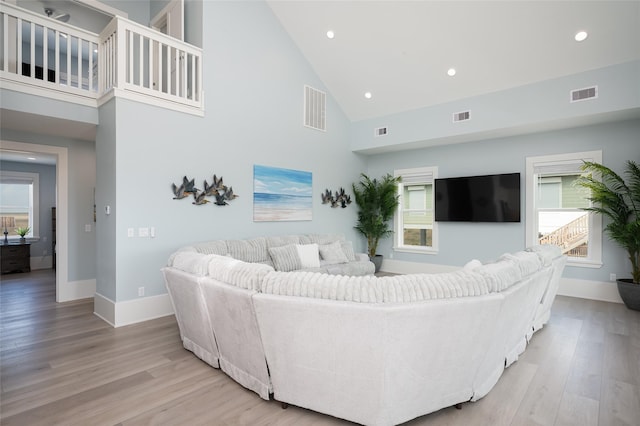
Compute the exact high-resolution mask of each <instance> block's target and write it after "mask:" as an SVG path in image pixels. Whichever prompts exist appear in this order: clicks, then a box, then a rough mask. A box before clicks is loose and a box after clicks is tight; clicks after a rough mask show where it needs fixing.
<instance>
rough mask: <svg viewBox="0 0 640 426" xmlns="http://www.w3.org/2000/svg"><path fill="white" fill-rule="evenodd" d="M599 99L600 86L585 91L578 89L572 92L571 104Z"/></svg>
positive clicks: (586, 88)
mask: <svg viewBox="0 0 640 426" xmlns="http://www.w3.org/2000/svg"><path fill="white" fill-rule="evenodd" d="M597 97H598V86H592V87H585V88H584V89H576V90H572V91H571V97H570V98H569V101H570V102H580V101H586V100H588V99H595V98H597Z"/></svg>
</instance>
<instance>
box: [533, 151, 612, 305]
mask: <svg viewBox="0 0 640 426" xmlns="http://www.w3.org/2000/svg"><path fill="white" fill-rule="evenodd" d="M583 159H584V160H587V161H593V162H595V163H599V164H602V151H585V152H571V153H565V154H553V155H542V156H534V157H527V158H526V160H525V161H526V169H525V225H526V226H525V245H526V246H527V247H531V246H533V245H536V244H538V238H537V235H538V217H537V214H536V210H535V208H534V207H535V200H536V198H537V185H536V180H535V173H534V168H535V167H536V166H540V165H541V164H544V163H563V162H572V161H576V160H583ZM589 238H590V241H589V258H588V259H584V260H583V259H580V260H575V261H574V259H570V266H576V267H587V268H599V267H601V266H602V217H601V216H600V215H597V214H591V213H590V214H589ZM576 297H578V296H576Z"/></svg>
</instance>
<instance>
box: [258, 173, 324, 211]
mask: <svg viewBox="0 0 640 426" xmlns="http://www.w3.org/2000/svg"><path fill="white" fill-rule="evenodd" d="M312 192H313V191H312V188H311V172H305V171H300V170H291V169H281V168H277V167H267V166H258V165H254V166H253V221H254V222H274V221H292V220H311V219H312V212H313V198H312Z"/></svg>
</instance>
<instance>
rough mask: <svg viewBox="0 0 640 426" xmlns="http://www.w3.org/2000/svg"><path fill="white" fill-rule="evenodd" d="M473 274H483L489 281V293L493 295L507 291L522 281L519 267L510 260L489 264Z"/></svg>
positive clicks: (480, 267)
mask: <svg viewBox="0 0 640 426" xmlns="http://www.w3.org/2000/svg"><path fill="white" fill-rule="evenodd" d="M473 272H477V273H479V274H481V275H482V276H483V277H484V278H485V279H486V280H487V284H488V286H489V291H490V292H492V293H493V292H500V291H502V290H505V289H507V288H509V287H511V286H512V285H513V284H515V283H516V282H518V281H520V279H522V272H521V271H520V268H519V267H518V265H516V264H515V262H513V261H509V260H500V261H498V262H492V263H487V264H485V265H482V266H479V267H478V268H476V269H474V270H473Z"/></svg>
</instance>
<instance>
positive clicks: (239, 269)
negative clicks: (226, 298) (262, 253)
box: [208, 255, 274, 291]
mask: <svg viewBox="0 0 640 426" xmlns="http://www.w3.org/2000/svg"><path fill="white" fill-rule="evenodd" d="M208 257H209V264H208V272H209V276H210V277H211V278H214V279H216V280H218V281H222V282H224V283H227V284H231V285H233V286H235V287H240V288H244V289H248V290H254V291H260V287H261V284H262V279H263V278H264V276H265V275H267V274H268V273H269V272H273V271H274V269H273V268H272V267H271V266H268V265H264V264H261V263H248V262H242V261H241V260H237V259H234V258H232V257H227V256H217V255H209V256H208Z"/></svg>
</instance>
